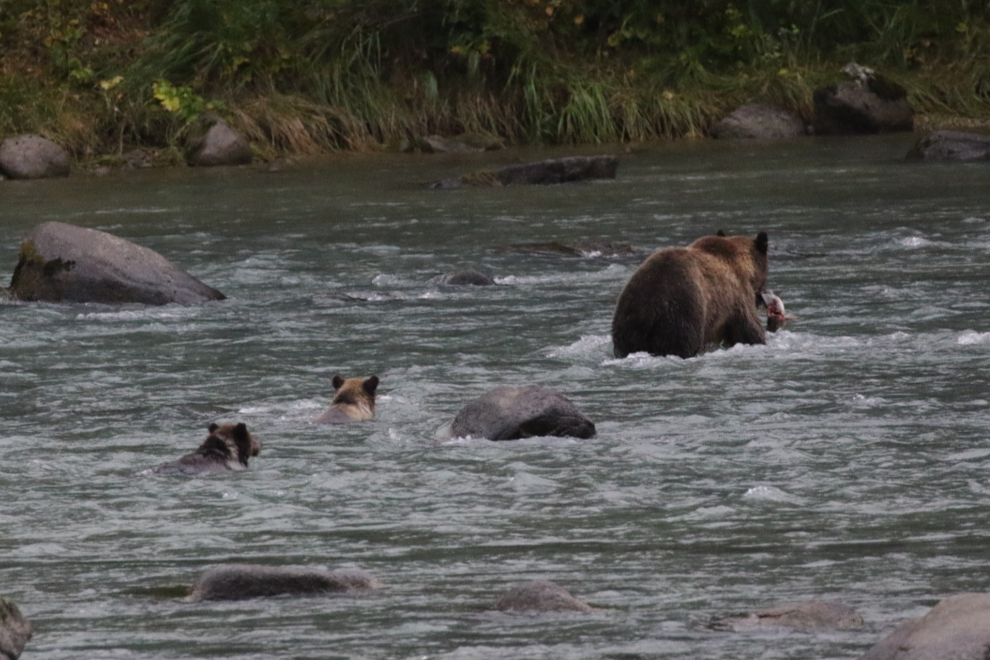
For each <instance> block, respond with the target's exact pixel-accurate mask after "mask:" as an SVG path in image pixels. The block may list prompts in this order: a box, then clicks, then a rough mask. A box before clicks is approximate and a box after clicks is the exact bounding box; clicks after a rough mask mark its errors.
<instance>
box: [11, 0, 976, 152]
mask: <svg viewBox="0 0 990 660" xmlns="http://www.w3.org/2000/svg"><path fill="white" fill-rule="evenodd" d="M764 4H766V3H764ZM771 4H773V3H771ZM837 4H838V5H840V6H841V7H840V8H841V9H842V11H840V10H834V11H832V12H826V11H824V10H823V9H822V8H821V3H819V5H818V8H817V9H816V10H815V11H814V12H811V10H807V11H808V12H811V13H807V15H803V16H802V17H795V16H791V15H787V16H783V15H778V14H775V13H774V12H773V11H771V9H767V8H766V7H764V8H763V9H762V10H760V7H759V5H760V3H754V2H750V3H748V12H747V11H742V10H740V9H736V7H735V5H733V4H732V3H729V2H725V1H723V0H700V2H699V3H698V5H699V6H700V7H701V9H699V10H698V11H696V12H695V13H690V12H687V10H685V9H683V3H675V2H672V1H670V0H668V1H663V0H660V1H658V2H648V1H647V0H626V1H625V2H617V3H604V4H603V3H600V2H596V1H594V0H574V1H573V2H565V1H564V0H543V1H540V0H432V1H421V2H414V1H413V0H365V1H364V2H361V3H358V2H355V1H352V0H308V1H304V2H288V0H237V1H235V0H108V2H100V1H97V2H90V1H89V0H44V2H42V3H37V2H29V1H28V0H6V2H5V3H4V4H3V5H0V7H2V9H0V48H3V52H4V53H5V57H4V58H3V60H2V62H0V137H4V136H8V135H14V134H19V133H29V132H30V133H40V134H42V135H46V136H48V137H50V138H52V139H54V140H55V141H57V142H59V143H60V144H63V145H65V146H66V147H68V148H69V149H70V151H71V152H72V153H73V154H74V155H75V156H76V157H77V158H81V159H86V158H90V159H96V160H101V161H103V162H108V163H110V162H114V160H115V159H119V157H120V155H121V154H122V153H124V152H126V151H127V150H129V149H131V148H134V147H138V146H140V147H145V148H151V149H155V150H157V151H158V152H159V154H160V155H161V156H162V157H164V158H166V159H172V160H176V161H177V160H179V152H178V145H180V144H181V139H182V136H183V132H184V130H185V127H186V125H187V124H188V123H189V122H190V121H191V120H192V119H194V118H195V117H196V116H197V115H198V114H199V113H201V112H203V111H204V110H206V109H207V108H212V109H216V110H218V111H219V112H221V114H223V115H225V116H226V117H227V118H228V120H229V121H230V122H231V123H232V124H233V125H234V126H235V127H236V128H238V129H239V130H241V131H242V132H243V133H245V134H246V135H247V136H248V137H249V138H250V139H251V141H252V144H253V145H254V148H255V149H256V151H257V153H258V155H259V156H261V157H269V158H270V157H276V156H278V155H283V154H314V153H321V152H326V151H332V150H342V149H347V150H373V149H386V148H398V147H399V146H400V145H402V144H403V143H409V142H410V141H415V139H416V138H419V137H423V136H426V135H430V134H446V135H457V134H461V133H472V134H479V135H484V136H489V137H497V138H499V139H501V140H502V141H503V142H507V143H531V144H532V143H606V142H617V141H645V140H653V139H660V138H675V137H683V136H701V135H705V134H706V133H707V132H708V131H709V130H710V129H711V127H712V126H713V125H714V123H715V122H717V121H718V120H719V119H720V118H721V117H723V116H724V115H725V114H727V113H728V112H730V111H731V110H733V109H734V108H735V107H738V106H739V105H741V104H742V103H745V102H750V101H763V102H769V103H773V104H776V105H779V106H781V107H784V108H786V109H788V110H791V111H793V112H795V113H797V114H799V115H801V116H802V117H804V118H805V119H810V116H811V112H812V93H813V91H814V89H816V88H818V87H821V86H823V85H826V84H829V83H832V82H835V81H837V80H840V79H842V78H843V74H842V73H841V68H842V66H844V64H845V63H846V61H848V59H853V58H855V59H857V60H858V61H859V62H860V63H861V64H865V65H870V66H873V67H874V68H876V69H878V70H881V71H883V73H884V74H885V75H887V76H888V77H890V78H891V79H893V80H895V81H896V82H898V83H900V84H902V85H903V86H904V87H905V88H906V89H907V90H908V92H909V100H910V102H911V104H912V106H913V107H914V108H915V110H916V111H917V112H918V114H919V116H920V120H919V124H920V125H922V126H923V127H934V126H941V125H953V124H955V125H963V126H965V125H978V126H987V125H990V28H988V25H990V20H988V16H987V12H988V10H987V9H985V8H984V9H979V8H969V7H968V4H967V3H966V2H963V3H961V5H960V6H959V7H955V8H954V9H952V10H948V9H945V8H943V7H942V6H941V5H939V4H938V3H937V2H934V0H931V1H930V2H928V3H927V4H930V5H931V7H926V6H925V5H926V3H925V2H923V1H922V0H915V1H914V2H892V3H882V4H881V3H871V2H866V1H863V2H858V3H853V2H852V0H850V2H849V3H845V2H839V3H837ZM846 4H848V5H849V6H848V7H845V5H846ZM769 6H770V5H767V7H769ZM853 6H855V7H859V9H857V10H856V11H859V12H860V14H859V15H858V18H857V20H860V21H861V22H863V23H864V24H866V26H867V27H866V28H863V27H862V25H859V24H857V23H853V22H850V19H849V16H851V12H852V11H853V10H852V7H853ZM890 7H894V8H895V9H896V11H894V12H893V13H891V12H889V11H888V9H889V8H890ZM647 10H648V11H647ZM660 10H663V11H660ZM761 11H762V13H761ZM843 11H845V12H846V13H845V14H843V13H842V12H843ZM871 11H872V12H873V13H872V14H871V13H870V12H871ZM644 12H645V13H644ZM885 12H886V13H885ZM912 12H913V13H912ZM925 12H928V13H925ZM953 12H954V13H953ZM929 14H931V15H929ZM843 17H845V18H843ZM790 18H797V19H799V20H803V21H804V22H803V23H802V24H801V26H800V27H799V26H798V25H797V24H794V23H791V24H788V23H787V21H786V20H784V19H790ZM675 19H676V20H675ZM839 19H843V20H845V22H839ZM775 21H776V22H775ZM830 21H831V22H830ZM871 21H872V23H870V22H871ZM840 38H841V39H845V41H842V42H836V44H833V45H830V46H828V47H827V48H826V47H825V46H823V45H822V44H823V43H825V42H826V41H828V40H829V39H832V40H838V39H840ZM857 40H858V41H857Z"/></svg>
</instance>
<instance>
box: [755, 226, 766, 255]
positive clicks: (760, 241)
mask: <svg viewBox="0 0 990 660" xmlns="http://www.w3.org/2000/svg"><path fill="white" fill-rule="evenodd" d="M767 247H768V243H767V233H766V232H765V231H761V232H760V233H759V234H757V235H756V251H757V252H759V253H760V254H766V253H767Z"/></svg>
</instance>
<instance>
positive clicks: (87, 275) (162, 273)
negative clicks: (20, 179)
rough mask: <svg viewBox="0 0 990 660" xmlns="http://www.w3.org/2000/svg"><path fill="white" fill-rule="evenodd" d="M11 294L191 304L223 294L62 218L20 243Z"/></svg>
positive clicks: (144, 251) (151, 255)
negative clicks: (65, 221) (60, 220)
mask: <svg viewBox="0 0 990 660" xmlns="http://www.w3.org/2000/svg"><path fill="white" fill-rule="evenodd" d="M10 293H11V295H12V296H13V297H14V298H17V299H18V300H24V301H43V302H74V303H108V304H118V303H143V304H146V305H165V304H168V303H178V304H180V305H193V304H198V303H203V302H207V301H209V300H223V299H224V298H225V296H224V295H223V294H222V293H221V292H219V291H217V290H216V289H214V288H212V287H210V286H207V285H206V284H203V283H202V282H200V281H199V280H197V279H196V278H195V277H193V276H192V275H190V274H189V273H187V272H185V271H184V270H182V269H180V268H178V267H177V266H175V265H173V264H172V263H171V262H169V261H168V260H167V259H165V257H163V256H161V255H160V254H158V253H157V252H155V251H153V250H149V249H148V248H145V247H142V246H140V245H136V244H134V243H131V242H130V241H127V240H124V239H123V238H119V237H117V236H114V235H112V234H108V233H105V232H102V231H97V230H95V229H86V228H84V227H76V226H75V225H68V224H65V223H62V222H46V223H43V224H41V225H38V226H37V227H35V228H34V229H33V230H32V231H31V233H30V234H28V236H27V238H26V239H25V240H24V242H23V243H22V244H21V251H20V258H19V260H18V262H17V266H16V267H15V268H14V276H13V278H12V279H11V282H10Z"/></svg>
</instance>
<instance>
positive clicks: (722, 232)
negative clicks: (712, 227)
mask: <svg viewBox="0 0 990 660" xmlns="http://www.w3.org/2000/svg"><path fill="white" fill-rule="evenodd" d="M715 235H716V236H721V237H722V238H725V230H724V229H719V230H718V231H717V232H715Z"/></svg>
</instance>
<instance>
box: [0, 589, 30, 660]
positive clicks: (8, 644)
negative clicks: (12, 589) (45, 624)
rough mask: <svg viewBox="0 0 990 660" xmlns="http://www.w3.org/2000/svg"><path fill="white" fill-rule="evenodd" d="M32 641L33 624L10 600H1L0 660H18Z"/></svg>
mask: <svg viewBox="0 0 990 660" xmlns="http://www.w3.org/2000/svg"><path fill="white" fill-rule="evenodd" d="M30 639H31V622H30V621H28V620H27V619H25V618H24V616H23V615H22V614H21V611H20V610H18V609H17V605H14V604H13V603H11V602H10V601H8V600H4V599H3V598H0V660H17V658H18V657H20V655H21V652H22V651H23V650H24V646H25V645H26V644H27V643H28V640H30Z"/></svg>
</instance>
